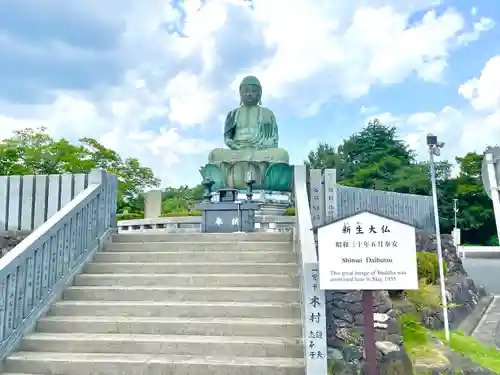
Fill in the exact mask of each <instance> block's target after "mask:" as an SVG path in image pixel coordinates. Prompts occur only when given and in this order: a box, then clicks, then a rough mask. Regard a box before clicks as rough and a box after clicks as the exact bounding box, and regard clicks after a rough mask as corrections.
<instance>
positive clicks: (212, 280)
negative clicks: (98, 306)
mask: <svg viewBox="0 0 500 375" xmlns="http://www.w3.org/2000/svg"><path fill="white" fill-rule="evenodd" d="M73 285H75V286H84V285H89V286H142V285H143V286H236V287H238V286H241V287H245V286H246V287H265V286H274V287H298V285H299V280H298V276H291V275H247V274H220V275H219V274H152V275H151V274H81V275H77V276H76V277H75V280H74V283H73Z"/></svg>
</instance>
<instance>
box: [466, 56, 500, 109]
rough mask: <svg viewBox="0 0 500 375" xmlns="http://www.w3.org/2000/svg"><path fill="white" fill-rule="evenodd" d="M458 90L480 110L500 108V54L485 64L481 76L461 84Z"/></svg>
mask: <svg viewBox="0 0 500 375" xmlns="http://www.w3.org/2000/svg"><path fill="white" fill-rule="evenodd" d="M458 92H459V93H460V94H461V95H462V96H463V97H464V98H465V99H467V100H469V101H470V102H471V104H472V106H473V107H474V108H475V109H477V110H478V111H488V110H490V111H491V110H496V109H499V108H500V56H496V57H493V58H492V59H490V60H489V61H488V62H487V63H486V65H485V66H484V69H483V71H482V72H481V75H480V76H479V78H473V79H470V80H468V81H467V82H465V83H464V84H463V85H461V86H460V88H459V89H458Z"/></svg>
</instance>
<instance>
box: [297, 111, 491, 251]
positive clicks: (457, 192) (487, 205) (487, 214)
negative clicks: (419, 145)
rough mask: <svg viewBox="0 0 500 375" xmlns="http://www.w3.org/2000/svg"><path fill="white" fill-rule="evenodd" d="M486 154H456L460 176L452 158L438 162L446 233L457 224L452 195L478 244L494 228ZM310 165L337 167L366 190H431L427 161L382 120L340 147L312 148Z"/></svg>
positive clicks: (345, 181) (345, 180)
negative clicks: (484, 164) (485, 179)
mask: <svg viewBox="0 0 500 375" xmlns="http://www.w3.org/2000/svg"><path fill="white" fill-rule="evenodd" d="M482 158H483V155H482V154H476V153H468V154H467V155H465V156H464V157H457V158H456V162H457V164H458V167H459V173H458V176H456V177H452V165H451V164H450V163H449V162H448V161H440V162H436V185H437V194H438V207H439V216H440V223H441V230H442V232H443V233H450V232H451V230H452V229H453V225H454V211H453V199H457V200H458V204H459V206H458V208H459V210H460V213H459V216H458V218H459V220H458V223H459V227H460V228H462V238H463V239H464V241H469V242H471V243H476V244H486V243H489V242H491V237H492V234H493V233H495V223H494V215H493V210H492V204H491V201H490V199H489V198H488V196H487V195H486V194H485V192H484V189H483V187H482V183H481V162H482ZM305 163H306V164H307V165H308V166H310V167H311V168H319V169H324V168H336V169H337V171H338V178H339V181H340V183H341V184H342V185H345V186H353V187H359V188H365V189H376V190H384V191H394V192H399V193H410V194H420V195H431V184H430V178H429V177H430V176H429V165H428V162H417V161H416V159H415V152H414V151H413V150H411V149H410V148H409V147H408V145H406V143H405V142H403V141H402V140H400V139H398V138H397V136H396V129H395V128H394V127H391V126H385V125H383V124H382V123H380V121H378V120H374V121H373V122H370V123H368V125H367V126H366V128H364V129H362V130H361V131H360V132H358V133H356V134H354V135H352V136H351V137H349V138H348V139H347V140H345V141H344V142H343V143H342V144H341V145H340V146H339V147H337V149H335V148H334V147H332V146H331V145H328V144H327V143H322V144H320V145H319V146H318V148H317V149H316V150H314V151H311V152H309V154H308V160H307V161H306V162H305Z"/></svg>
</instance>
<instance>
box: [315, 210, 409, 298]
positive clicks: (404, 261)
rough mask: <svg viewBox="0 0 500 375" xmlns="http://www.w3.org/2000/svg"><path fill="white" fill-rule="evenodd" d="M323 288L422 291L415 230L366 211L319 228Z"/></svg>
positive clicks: (320, 273)
mask: <svg viewBox="0 0 500 375" xmlns="http://www.w3.org/2000/svg"><path fill="white" fill-rule="evenodd" d="M318 255H319V276H320V287H321V289H327V290H394V289H396V290H398V289H407V290H410V289H418V270H417V254H416V244H415V228H414V227H412V226H411V225H408V224H404V223H401V222H398V221H394V220H391V219H387V218H384V217H381V216H378V215H375V214H371V213H368V212H362V213H359V214H356V215H353V216H350V217H347V218H346V219H343V220H340V221H337V222H335V223H332V224H329V225H325V226H323V227H319V228H318Z"/></svg>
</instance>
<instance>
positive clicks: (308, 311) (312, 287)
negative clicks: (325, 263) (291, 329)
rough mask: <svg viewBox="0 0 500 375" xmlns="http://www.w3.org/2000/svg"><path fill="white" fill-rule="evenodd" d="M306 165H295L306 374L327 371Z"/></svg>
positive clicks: (323, 374) (322, 374) (321, 293)
mask: <svg viewBox="0 0 500 375" xmlns="http://www.w3.org/2000/svg"><path fill="white" fill-rule="evenodd" d="M306 173H307V172H306V167H305V166H304V165H297V166H295V171H294V192H295V209H296V217H297V222H296V228H295V230H294V232H293V233H294V241H293V243H294V249H295V251H296V252H297V256H298V259H299V266H300V289H301V293H300V295H301V307H302V322H303V324H302V333H303V342H304V358H305V361H306V375H326V374H327V346H326V312H325V291H324V290H320V289H319V270H318V256H317V253H316V244H315V242H314V234H313V231H312V227H313V226H312V220H311V210H310V207H309V200H308V196H307V182H306Z"/></svg>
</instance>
